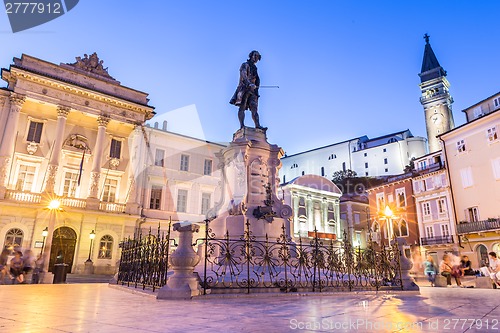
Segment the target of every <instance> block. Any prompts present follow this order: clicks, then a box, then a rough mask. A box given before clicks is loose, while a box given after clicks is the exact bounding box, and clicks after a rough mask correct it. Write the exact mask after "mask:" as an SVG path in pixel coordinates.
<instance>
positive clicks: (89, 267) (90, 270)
mask: <svg viewBox="0 0 500 333" xmlns="http://www.w3.org/2000/svg"><path fill="white" fill-rule="evenodd" d="M83 274H85V275H90V274H94V263H93V262H92V260H87V261H85V267H84V268H83Z"/></svg>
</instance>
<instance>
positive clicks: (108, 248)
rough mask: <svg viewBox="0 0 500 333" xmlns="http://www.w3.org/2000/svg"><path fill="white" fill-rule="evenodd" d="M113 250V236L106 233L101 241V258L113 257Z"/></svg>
mask: <svg viewBox="0 0 500 333" xmlns="http://www.w3.org/2000/svg"><path fill="white" fill-rule="evenodd" d="M112 251H113V237H111V236H110V235H104V236H102V237H101V241H100V242H99V256H98V258H99V259H111V252H112Z"/></svg>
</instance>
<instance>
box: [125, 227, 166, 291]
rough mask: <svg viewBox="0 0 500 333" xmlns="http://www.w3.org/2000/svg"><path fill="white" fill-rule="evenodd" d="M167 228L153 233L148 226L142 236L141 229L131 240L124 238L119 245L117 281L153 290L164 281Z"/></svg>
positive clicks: (164, 282) (162, 284)
mask: <svg viewBox="0 0 500 333" xmlns="http://www.w3.org/2000/svg"><path fill="white" fill-rule="evenodd" d="M170 229H171V224H169V225H168V230H167V232H166V234H165V232H161V231H160V226H158V231H157V233H156V235H155V234H153V233H152V230H151V228H150V229H149V233H148V234H147V235H145V236H143V235H142V232H140V233H139V235H138V236H137V238H136V237H134V239H130V238H128V239H126V240H124V241H123V242H122V243H121V244H120V245H121V248H122V255H121V259H120V266H119V271H118V281H117V282H118V284H122V285H125V284H126V285H127V286H133V287H135V288H137V287H142V289H146V287H147V288H152V290H153V291H155V290H156V289H157V288H160V287H162V286H164V285H165V284H166V281H167V271H168V268H169V265H168V257H169V254H170V241H171V239H170Z"/></svg>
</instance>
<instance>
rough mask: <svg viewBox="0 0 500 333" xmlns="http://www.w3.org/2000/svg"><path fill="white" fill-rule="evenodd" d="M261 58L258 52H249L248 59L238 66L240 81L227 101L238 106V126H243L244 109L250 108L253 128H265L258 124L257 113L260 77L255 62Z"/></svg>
mask: <svg viewBox="0 0 500 333" xmlns="http://www.w3.org/2000/svg"><path fill="white" fill-rule="evenodd" d="M261 58H262V57H261V55H260V53H259V52H257V51H252V52H250V54H249V55H248V60H247V61H246V62H244V63H243V64H242V65H241V67H240V82H239V84H238V88H236V92H235V93H234V95H233V97H232V98H231V100H230V101H229V103H231V104H233V105H236V106H238V107H239V109H238V119H239V120H240V128H243V127H245V111H246V110H250V111H251V112H252V119H253V121H254V123H255V128H259V129H264V130H265V129H267V128H266V127H262V126H260V122H259V114H258V113H257V109H258V100H259V86H260V79H259V74H258V73H257V66H255V64H256V63H257V61H259V60H260V59H261Z"/></svg>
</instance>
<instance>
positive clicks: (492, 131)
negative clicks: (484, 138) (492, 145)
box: [487, 126, 498, 142]
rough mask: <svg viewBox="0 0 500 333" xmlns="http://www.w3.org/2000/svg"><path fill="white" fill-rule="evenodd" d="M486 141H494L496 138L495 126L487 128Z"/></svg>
mask: <svg viewBox="0 0 500 333" xmlns="http://www.w3.org/2000/svg"><path fill="white" fill-rule="evenodd" d="M487 135H488V142H494V141H497V140H498V134H497V128H496V126H494V127H492V128H488V130H487Z"/></svg>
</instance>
